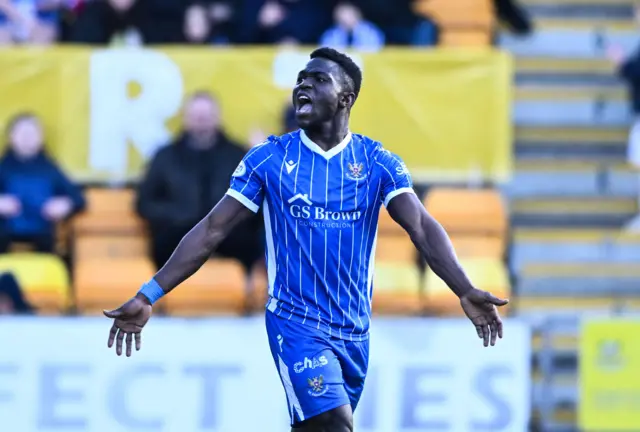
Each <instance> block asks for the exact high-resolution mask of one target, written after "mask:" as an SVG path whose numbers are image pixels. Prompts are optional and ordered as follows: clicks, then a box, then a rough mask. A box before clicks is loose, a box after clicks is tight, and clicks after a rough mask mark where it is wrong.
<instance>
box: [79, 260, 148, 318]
mask: <svg viewBox="0 0 640 432" xmlns="http://www.w3.org/2000/svg"><path fill="white" fill-rule="evenodd" d="M74 273H75V275H74V285H75V295H76V306H77V307H78V310H79V311H80V312H81V313H85V314H95V313H99V312H100V311H102V310H103V309H112V308H115V307H117V306H120V305H121V304H122V303H123V302H124V301H125V300H127V299H129V298H130V297H131V296H132V295H134V294H135V293H136V292H137V290H138V289H139V288H140V285H141V284H142V283H144V282H146V281H148V280H149V279H150V278H151V277H152V276H153V275H154V273H155V268H154V267H153V264H152V263H151V260H149V259H148V258H145V257H138V258H114V259H106V258H105V259H94V258H89V259H86V260H84V259H78V260H77V261H76V264H75V268H74Z"/></svg>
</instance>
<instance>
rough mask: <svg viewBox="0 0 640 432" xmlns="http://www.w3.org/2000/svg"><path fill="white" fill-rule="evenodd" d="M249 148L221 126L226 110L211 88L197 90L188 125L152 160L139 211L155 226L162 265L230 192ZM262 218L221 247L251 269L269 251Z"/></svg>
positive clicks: (188, 109) (158, 263)
mask: <svg viewBox="0 0 640 432" xmlns="http://www.w3.org/2000/svg"><path fill="white" fill-rule="evenodd" d="M244 154H245V150H244V149H243V148H242V147H241V146H239V145H238V144H236V143H234V142H232V141H231V140H230V139H229V138H228V137H227V136H226V135H225V134H224V133H223V132H222V131H221V130H220V110H219V107H218V104H217V102H216V101H215V99H214V98H213V97H212V96H211V95H209V94H208V93H204V92H199V93H196V94H194V95H193V96H192V97H191V98H190V99H189V100H188V101H187V103H186V105H185V108H184V131H183V133H182V134H181V135H180V136H178V137H177V139H176V140H175V141H174V142H173V143H171V144H169V145H167V146H165V147H163V148H161V149H160V150H159V151H158V152H157V154H156V155H155V156H154V158H153V159H152V160H151V162H150V165H149V168H148V171H147V173H146V175H145V177H144V178H143V179H142V181H141V183H140V186H139V190H138V202H137V210H138V213H139V214H140V215H141V216H142V217H143V218H144V219H145V220H146V221H147V222H148V224H149V228H150V231H151V243H152V255H153V260H154V262H155V265H156V266H157V267H158V268H160V267H162V265H164V263H165V262H166V261H167V259H169V257H170V256H171V253H173V250H174V249H175V248H176V246H177V245H178V243H179V242H180V240H181V239H182V237H183V236H184V235H185V234H186V233H187V232H188V231H189V230H190V229H191V228H193V226H195V224H197V223H198V222H199V221H200V219H202V217H204V216H205V215H206V214H207V213H209V211H210V210H211V209H212V208H213V206H214V205H215V204H216V203H217V202H218V201H219V200H220V199H221V198H222V197H223V196H224V194H225V193H226V191H227V189H228V188H229V181H230V179H231V174H232V173H233V171H234V170H235V168H236V166H237V165H238V164H239V163H240V161H241V160H242V157H243V156H244ZM263 250H264V249H263V242H262V236H261V230H260V219H259V218H257V217H256V218H253V219H251V220H249V221H248V222H247V223H244V224H241V226H239V227H238V228H236V229H235V230H234V231H233V232H232V233H231V234H230V235H229V237H227V239H226V240H225V241H224V242H223V243H222V245H221V246H220V248H219V249H218V251H217V253H218V254H219V255H221V256H224V257H229V258H235V259H237V260H239V261H240V262H241V263H242V264H243V265H244V266H245V268H246V269H247V271H249V270H250V269H251V268H252V267H253V264H254V263H255V262H256V261H258V260H259V259H260V258H262V256H263V255H264V252H263Z"/></svg>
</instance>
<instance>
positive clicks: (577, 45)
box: [498, 19, 640, 59]
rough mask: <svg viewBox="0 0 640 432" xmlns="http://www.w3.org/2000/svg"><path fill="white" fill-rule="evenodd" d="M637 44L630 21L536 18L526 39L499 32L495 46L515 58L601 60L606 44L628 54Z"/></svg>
mask: <svg viewBox="0 0 640 432" xmlns="http://www.w3.org/2000/svg"><path fill="white" fill-rule="evenodd" d="M638 42H640V32H639V31H638V26H637V25H636V24H635V23H634V22H632V21H630V20H593V19H571V20H568V19H540V20H536V30H535V32H534V33H533V34H531V35H530V36H528V37H521V36H517V35H512V34H510V33H503V34H501V35H500V36H499V39H498V43H499V45H500V47H501V48H502V49H506V50H508V51H510V52H512V53H514V54H515V55H518V56H546V57H559V58H591V59H599V58H604V55H605V50H606V47H607V46H608V45H609V44H615V45H619V46H621V47H622V48H623V49H625V50H626V51H628V52H631V51H632V50H634V49H635V48H636V47H637V45H638Z"/></svg>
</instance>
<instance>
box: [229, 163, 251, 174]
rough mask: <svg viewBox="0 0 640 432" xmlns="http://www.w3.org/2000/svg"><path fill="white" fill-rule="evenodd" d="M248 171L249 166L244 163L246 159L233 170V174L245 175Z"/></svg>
mask: <svg viewBox="0 0 640 432" xmlns="http://www.w3.org/2000/svg"><path fill="white" fill-rule="evenodd" d="M246 172H247V166H246V165H245V164H244V161H240V163H239V164H238V167H237V168H236V170H235V171H234V172H233V174H232V176H233V177H242V176H243V175H244V173H246Z"/></svg>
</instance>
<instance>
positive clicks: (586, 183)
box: [504, 158, 640, 199]
mask: <svg viewBox="0 0 640 432" xmlns="http://www.w3.org/2000/svg"><path fill="white" fill-rule="evenodd" d="M639 183H640V172H638V170H636V169H634V168H633V167H631V166H629V165H628V164H626V163H624V162H622V163H621V162H614V161H609V162H605V161H598V160H584V159H583V160H571V159H565V160H558V159H533V158H532V159H526V160H518V161H517V162H516V165H515V171H514V174H513V177H512V179H511V181H510V182H509V183H508V184H507V185H506V186H505V187H504V191H505V193H506V194H507V195H508V196H509V197H510V198H512V199H517V198H527V197H535V196H554V197H572V196H573V197H593V198H596V197H618V198H623V197H624V198H635V197H637V196H638V194H639V193H640V187H639Z"/></svg>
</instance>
